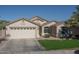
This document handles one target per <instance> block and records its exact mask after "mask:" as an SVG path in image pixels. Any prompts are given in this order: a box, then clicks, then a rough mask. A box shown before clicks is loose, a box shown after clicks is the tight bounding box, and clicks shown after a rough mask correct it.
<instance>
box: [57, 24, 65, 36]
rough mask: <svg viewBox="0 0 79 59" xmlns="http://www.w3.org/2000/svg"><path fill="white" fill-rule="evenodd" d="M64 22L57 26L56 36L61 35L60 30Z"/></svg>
mask: <svg viewBox="0 0 79 59" xmlns="http://www.w3.org/2000/svg"><path fill="white" fill-rule="evenodd" d="M63 26H64V24H61V25H58V26H57V32H56V37H59V30H61V27H63Z"/></svg>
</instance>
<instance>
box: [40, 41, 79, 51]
mask: <svg viewBox="0 0 79 59" xmlns="http://www.w3.org/2000/svg"><path fill="white" fill-rule="evenodd" d="M39 43H40V44H41V45H42V46H43V47H45V48H46V50H57V49H71V48H79V40H39Z"/></svg>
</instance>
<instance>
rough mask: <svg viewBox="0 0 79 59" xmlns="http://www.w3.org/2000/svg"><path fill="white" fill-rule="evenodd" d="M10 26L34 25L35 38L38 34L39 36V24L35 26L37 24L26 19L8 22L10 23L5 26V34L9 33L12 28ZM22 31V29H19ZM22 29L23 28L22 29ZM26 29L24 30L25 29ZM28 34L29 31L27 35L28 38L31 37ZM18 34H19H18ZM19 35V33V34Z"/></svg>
mask: <svg viewBox="0 0 79 59" xmlns="http://www.w3.org/2000/svg"><path fill="white" fill-rule="evenodd" d="M10 27H35V28H36V29H35V33H36V34H35V35H36V36H37V38H39V37H40V36H39V26H37V25H35V24H32V23H30V22H28V21H24V20H20V21H17V22H15V23H12V24H10V25H8V26H6V28H7V30H6V36H7V35H8V34H10V33H11V32H12V30H11V29H10ZM21 31H22V30H21ZM23 31H24V30H23ZM25 31H26V30H25ZM30 34H31V33H28V35H29V38H31V37H30ZM18 35H19V34H18ZM24 35H25V34H22V36H24ZM19 36H20V35H19ZM6 38H10V37H8V36H7V37H6Z"/></svg>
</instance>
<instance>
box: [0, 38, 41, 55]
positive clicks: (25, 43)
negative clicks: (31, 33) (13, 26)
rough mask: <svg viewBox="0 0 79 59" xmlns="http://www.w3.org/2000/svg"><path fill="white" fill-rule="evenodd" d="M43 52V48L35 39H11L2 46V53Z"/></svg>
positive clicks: (0, 51)
mask: <svg viewBox="0 0 79 59" xmlns="http://www.w3.org/2000/svg"><path fill="white" fill-rule="evenodd" d="M33 51H42V47H41V46H40V44H39V43H38V41H37V40H35V39H11V40H7V41H5V42H3V43H1V44H0V53H2V54H8V53H9V54H17V53H23V54H24V53H30V52H33Z"/></svg>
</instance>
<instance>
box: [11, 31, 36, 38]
mask: <svg viewBox="0 0 79 59" xmlns="http://www.w3.org/2000/svg"><path fill="white" fill-rule="evenodd" d="M35 34H36V32H35V30H11V31H10V38H19V39H21V38H36V35H35Z"/></svg>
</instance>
